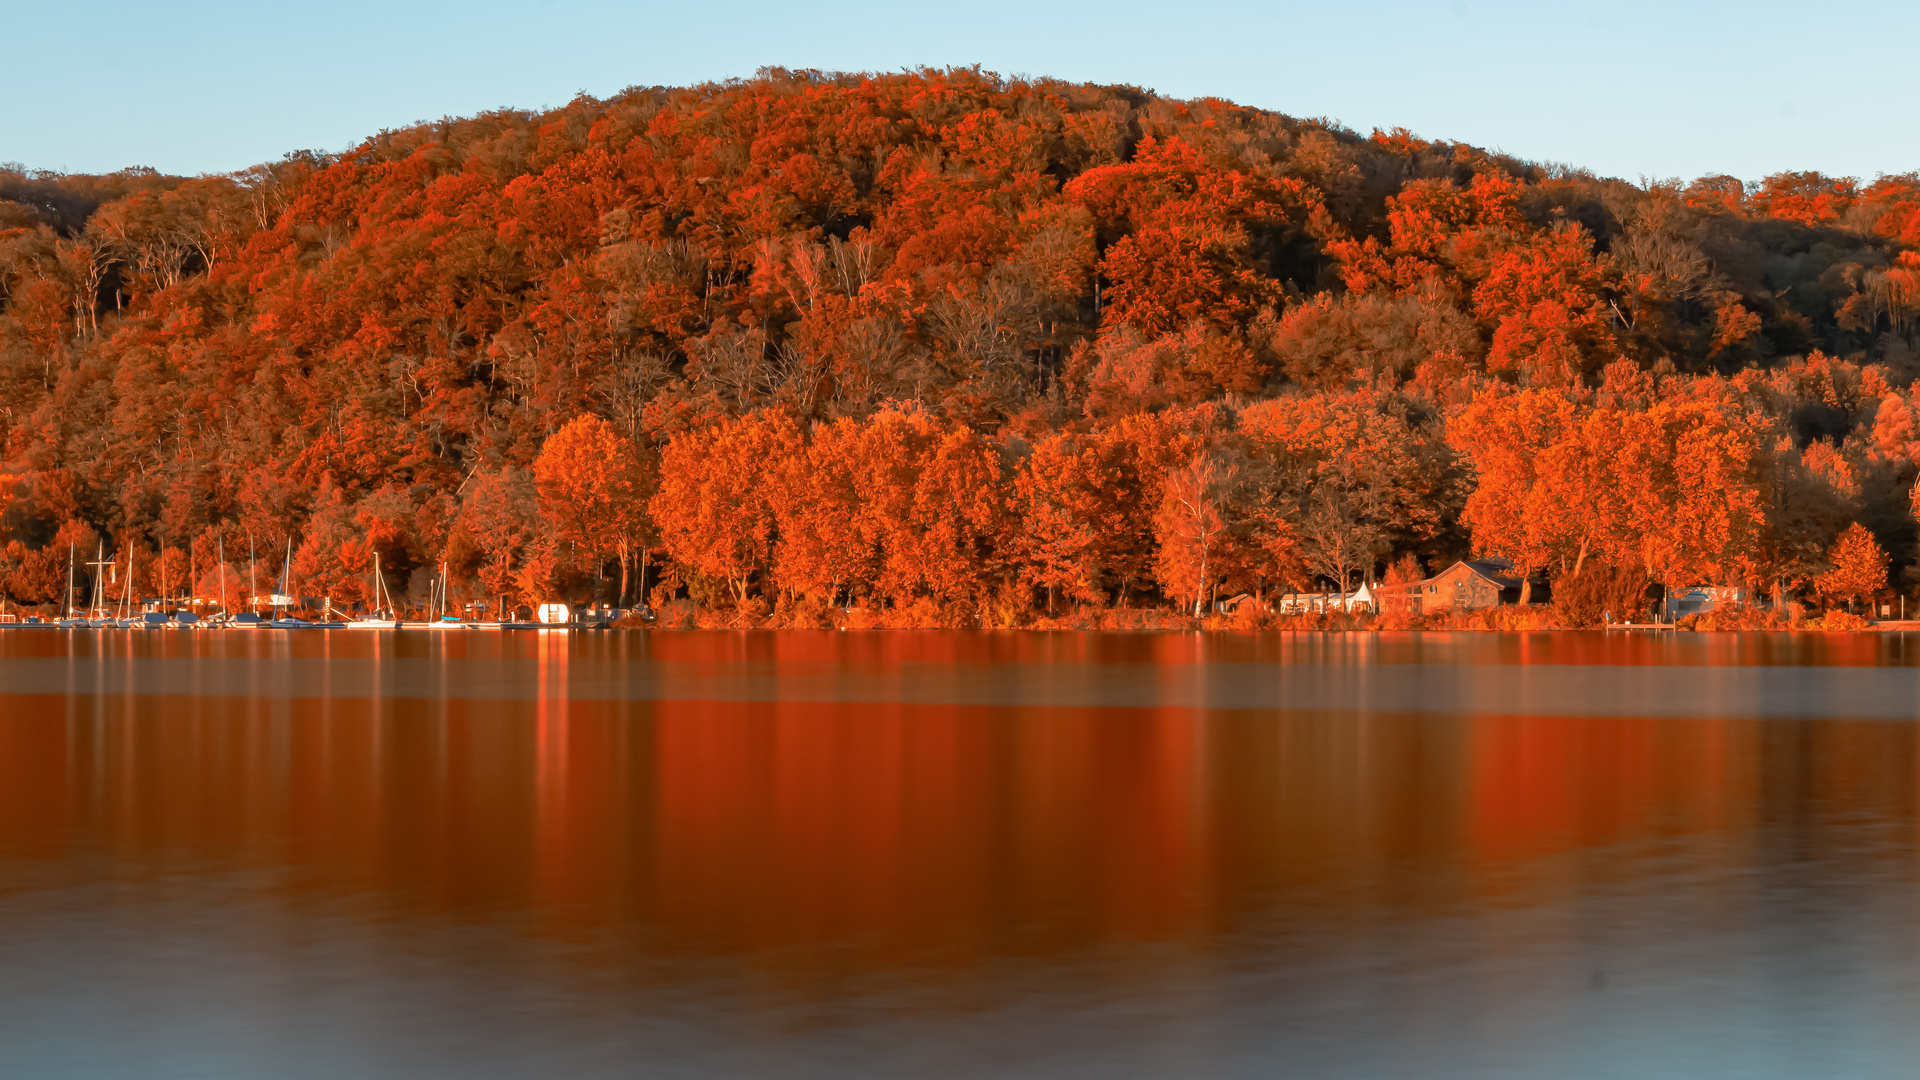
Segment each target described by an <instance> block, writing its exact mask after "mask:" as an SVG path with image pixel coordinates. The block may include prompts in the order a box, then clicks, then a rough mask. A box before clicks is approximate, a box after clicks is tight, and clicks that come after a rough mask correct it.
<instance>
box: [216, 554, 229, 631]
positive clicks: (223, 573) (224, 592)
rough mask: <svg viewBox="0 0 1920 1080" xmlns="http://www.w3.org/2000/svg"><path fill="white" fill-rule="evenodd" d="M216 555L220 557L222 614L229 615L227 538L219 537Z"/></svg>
mask: <svg viewBox="0 0 1920 1080" xmlns="http://www.w3.org/2000/svg"><path fill="white" fill-rule="evenodd" d="M216 542H217V543H218V545H219V547H218V549H217V550H216V552H215V554H217V555H219V556H220V613H221V614H222V615H225V614H227V613H228V612H227V538H226V537H224V536H222V537H218V538H217V541H216Z"/></svg>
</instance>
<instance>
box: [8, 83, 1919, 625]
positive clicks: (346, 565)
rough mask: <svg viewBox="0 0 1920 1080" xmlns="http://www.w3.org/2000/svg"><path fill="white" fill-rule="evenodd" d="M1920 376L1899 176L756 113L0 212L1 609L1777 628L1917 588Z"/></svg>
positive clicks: (868, 110)
mask: <svg viewBox="0 0 1920 1080" xmlns="http://www.w3.org/2000/svg"><path fill="white" fill-rule="evenodd" d="M0 152H4V148H0ZM1917 376H1920V177H1917V176H1916V175H1914V174H1905V175H1888V176H1881V177H1877V178H1872V179H1865V178H1849V177H1834V176H1826V175H1823V174H1821V173H1818V172H1811V171H1810V172H1790V173H1781V174H1778V175H1774V176H1769V177H1765V178H1761V179H1757V180H1756V179H1750V178H1749V179H1741V178H1735V177H1730V176H1708V177H1701V178H1697V179H1683V180H1673V181H1666V180H1646V179H1641V180H1637V181H1633V182H1628V181H1623V180H1618V179H1609V178H1602V177H1598V176H1594V175H1591V174H1589V173H1587V172H1583V171H1581V170H1580V169H1578V168H1577V167H1574V166H1565V165H1549V164H1540V163H1536V162H1531V161H1526V160H1520V159H1516V158H1513V157H1508V156H1504V155H1502V154H1495V153H1489V152H1486V151H1483V150H1480V149H1476V148H1475V147H1472V146H1468V145H1464V144H1460V143H1451V142H1445V141H1429V139H1427V138H1422V137H1416V136H1415V135H1413V134H1411V133H1409V132H1406V131H1400V130H1395V131H1376V132H1373V133H1371V134H1368V135H1361V134H1358V133H1355V132H1353V131H1349V130H1346V129H1344V128H1342V127H1340V126H1338V125H1336V124H1332V123H1329V122H1324V121H1313V120H1301V119H1295V118H1292V117H1288V116H1285V115H1281V114H1278V113H1272V112H1265V111H1261V110H1257V109H1251V108H1245V107H1241V106H1237V105H1234V104H1231V103H1228V102H1225V101H1218V100H1197V101H1176V100H1170V99H1166V98H1162V97H1158V96H1155V95H1153V94H1151V93H1149V92H1145V91H1141V90H1139V89H1136V88H1132V87H1126V86H1091V85H1077V84H1068V83H1060V82H1051V81H1045V80H1041V81H1019V80H1009V79H1002V78H999V77H996V76H994V75H991V74H988V73H985V72H981V71H977V70H966V69H961V70H951V71H936V70H928V71H921V72H917V73H902V74H893V75H871V76H869V75H848V74H834V73H821V72H812V71H784V70H769V71H763V72H762V73H761V74H760V75H758V76H756V77H755V78H753V79H749V80H743V81H736V82H728V83H724V84H710V85H704V86H698V87H691V88H684V89H676V88H662V87H651V88H635V89H630V90H628V91H626V92H623V93H621V94H619V95H616V96H614V97H611V98H608V99H606V100H596V99H592V98H587V97H581V98H578V99H576V100H574V101H572V102H571V103H569V104H568V105H566V106H565V107H563V108H559V109H555V110H552V111H548V112H542V113H534V112H518V111H500V112H494V113H487V114H482V115H479V116H475V117H471V118H466V119H446V120H442V121H438V122H431V123H421V124H418V125H415V126H413V127H409V128H406V129H403V130H392V131H383V132H381V133H379V134H378V135H375V136H373V137H371V138H368V139H366V140H365V141H364V142H362V143H360V144H359V145H357V146H355V147H353V148H351V149H349V150H346V151H344V152H340V153H318V152H306V153H296V154H290V155H288V156H286V157H285V158H283V159H282V160H279V161H276V162H273V163H270V164H265V165H260V166H257V167H255V168H252V169H249V170H246V171H244V172H241V173H237V174H233V175H221V176H202V177H195V178H185V177H175V176H165V175H160V174H157V173H154V172H152V171H150V170H138V169H133V170H127V171H124V172H120V173H115V174H112V175H105V176H77V175H61V174H51V173H45V172H35V171H31V170H28V169H25V168H22V167H7V168H5V169H0V443H4V451H0V473H4V475H0V533H3V534H4V535H0V542H3V543H4V545H5V548H4V555H3V556H0V589H3V590H4V593H5V599H6V601H7V603H8V604H9V605H10V606H11V607H18V606H25V607H28V608H32V607H34V606H36V605H38V606H40V607H42V608H43V609H44V610H51V607H52V606H54V605H57V604H58V603H59V602H60V598H61V596H62V594H63V591H64V590H65V589H66V588H67V581H68V569H69V553H70V552H78V553H80V555H79V561H80V563H81V564H82V565H81V566H80V568H79V573H80V574H81V575H82V576H83V578H84V579H85V580H86V581H88V582H91V581H93V580H94V578H95V577H97V576H101V575H107V576H111V577H113V578H114V580H116V581H118V580H124V579H125V575H127V574H128V573H129V572H130V573H131V575H132V581H131V583H130V585H129V591H137V592H138V593H139V594H141V595H147V596H171V597H186V596H199V597H206V598H216V599H217V600H218V601H219V602H221V603H223V604H225V605H226V606H228V607H230V608H231V607H233V606H236V605H239V604H244V603H245V602H247V596H248V594H249V589H250V586H249V581H250V580H265V579H268V578H271V579H274V580H277V579H278V577H279V576H280V574H281V571H282V564H283V562H287V563H289V565H288V566H287V567H286V571H287V574H288V576H289V579H290V588H291V589H292V590H293V591H295V592H297V593H298V594H300V595H303V596H312V597H327V598H329V599H330V600H331V602H332V604H333V605H334V606H335V607H337V608H351V607H355V606H358V607H366V606H369V605H372V604H374V603H375V602H376V584H375V577H374V566H375V561H376V558H377V560H378V565H379V567H380V570H381V573H382V575H384V578H385V581H386V583H387V586H388V588H389V589H390V590H391V591H392V592H393V593H394V594H395V595H396V598H397V599H398V601H399V602H400V604H401V605H402V606H409V607H413V608H416V609H418V608H421V607H423V606H424V605H425V604H426V603H427V602H428V600H429V597H430V596H431V595H432V593H431V590H432V589H433V588H434V586H433V582H435V581H436V580H438V579H439V578H440V576H441V575H442V573H443V572H444V575H445V580H446V582H447V584H448V586H449V588H450V591H451V598H452V600H453V601H455V602H456V603H461V604H470V605H475V606H477V607H478V608H480V609H484V610H489V611H495V612H500V611H506V610H510V609H513V608H517V607H521V606H525V605H530V604H537V603H540V602H544V601H549V600H554V599H564V600H569V601H572V602H576V603H583V602H589V601H599V602H602V603H607V604H612V605H616V606H630V605H637V604H641V603H648V602H650V603H651V604H652V606H653V607H654V608H656V609H657V610H659V611H660V612H662V613H663V617H670V618H677V619H680V620H682V621H683V622H685V623H692V622H696V621H697V622H702V623H704V624H715V623H721V624H732V625H746V624H754V625H768V626H832V625H848V621H849V619H852V620H853V622H854V623H855V624H857V625H874V626H880V625H900V626H986V627H1005V626H1044V625H1060V624H1062V622H1063V620H1075V619H1077V620H1082V624H1084V623H1085V620H1088V619H1095V620H1099V619H1105V620H1107V621H1106V622H1105V623H1102V625H1132V624H1134V623H1128V622H1127V621H1126V620H1127V619H1129V618H1134V619H1136V620H1137V619H1145V618H1149V617H1154V618H1159V617H1168V618H1171V617H1185V616H1194V615H1199V614H1203V613H1206V612H1209V611H1212V610H1214V606H1213V605H1214V602H1215V601H1217V600H1220V599H1224V598H1226V597H1227V596H1229V595H1234V594H1250V595H1252V596H1254V597H1257V598H1262V599H1268V598H1272V597H1274V596H1276V595H1278V594H1284V593H1299V592H1334V591H1344V590H1351V589H1353V588H1355V587H1357V586H1358V585H1359V584H1361V583H1363V582H1367V583H1384V584H1386V585H1387V586H1389V587H1391V586H1394V585H1400V586H1404V585H1406V584H1407V583H1409V582H1412V581H1415V580H1418V579H1419V578H1421V577H1423V576H1425V575H1428V574H1432V573H1435V572H1438V571H1440V570H1442V569H1444V568H1445V567H1447V566H1448V565H1450V564H1451V563H1452V562H1454V561H1455V560H1457V559H1461V558H1468V557H1476V556H1482V557H1495V558H1500V559H1505V560H1508V561H1509V562H1511V563H1512V564H1513V565H1514V566H1515V567H1517V568H1518V572H1519V574H1520V575H1522V576H1525V577H1527V578H1528V580H1529V584H1528V586H1527V590H1528V592H1529V593H1532V592H1533V590H1534V589H1536V588H1537V589H1538V590H1539V596H1540V597H1543V598H1544V597H1551V598H1552V599H1551V600H1549V601H1548V602H1546V603H1534V604H1530V605H1529V606H1530V607H1532V608H1537V609H1539V610H1540V612H1541V614H1540V615H1539V616H1538V618H1540V619H1551V620H1558V623H1557V624H1562V625H1582V624H1586V623H1590V622H1591V621H1593V619H1594V618H1595V617H1596V615H1597V614H1598V610H1599V608H1600V607H1602V606H1605V607H1608V608H1609V609H1610V610H1612V611H1615V612H1630V611H1631V610H1632V608H1633V606H1634V605H1635V604H1638V603H1641V602H1643V601H1645V599H1646V598H1648V597H1652V596H1654V595H1656V594H1657V591H1658V590H1659V589H1661V588H1684V587H1691V586H1701V585H1719V586H1740V587H1744V588H1745V589H1747V590H1748V591H1749V594H1750V595H1751V596H1752V597H1753V598H1754V600H1755V603H1756V607H1757V608H1760V609H1763V610H1764V611H1766V612H1767V613H1768V614H1766V615H1765V616H1764V617H1765V618H1784V617H1785V615H1784V613H1785V612H1786V611H1788V610H1790V609H1791V610H1794V611H1799V610H1802V609H1805V610H1807V611H1816V610H1827V609H1838V608H1842V607H1847V606H1855V605H1860V604H1865V603H1873V602H1875V601H1876V600H1884V599H1886V598H1890V597H1891V596H1892V595H1893V592H1894V590H1896V589H1898V588H1900V587H1901V586H1902V585H1904V584H1906V583H1907V581H1908V579H1907V578H1906V577H1905V576H1904V573H1903V572H1904V571H1905V570H1906V569H1907V568H1908V567H1909V566H1910V565H1911V564H1912V563H1913V562H1914V558H1915V543H1916V538H1915V521H1914V516H1913V503H1912V501H1911V498H1910V495H1909V491H1910V489H1911V488H1912V487H1913V485H1914V482H1915V478H1916V473H1917V472H1920V464H1917V463H1920V387H1916V385H1915V379H1916V377H1917ZM102 552H104V561H103V560H102V559H101V557H100V555H99V554H98V553H102ZM289 552H290V553H291V554H290V557H289ZM86 564H94V565H86ZM251 588H252V590H253V591H254V592H257V591H259V589H261V588H264V586H262V585H254V586H252V587H251ZM223 589H224V590H225V592H224V593H223V592H222V590H223ZM1243 608H1244V609H1246V610H1247V611H1264V610H1265V609H1264V608H1263V607H1261V606H1260V605H1259V604H1254V605H1243ZM1519 610H1524V609H1519ZM1155 613H1158V614H1155ZM1263 617H1266V616H1264V615H1247V614H1242V615H1241V616H1240V618H1241V619H1243V620H1245V619H1252V618H1263ZM1757 617H1758V616H1757Z"/></svg>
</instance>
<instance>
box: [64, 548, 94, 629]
mask: <svg viewBox="0 0 1920 1080" xmlns="http://www.w3.org/2000/svg"><path fill="white" fill-rule="evenodd" d="M60 611H61V618H60V622H59V625H60V628H61V629H63V630H85V629H87V620H86V619H84V618H81V617H80V616H78V615H75V614H74V612H73V545H72V544H68V545H67V596H66V601H65V603H64V604H63V606H62V607H61V608H60Z"/></svg>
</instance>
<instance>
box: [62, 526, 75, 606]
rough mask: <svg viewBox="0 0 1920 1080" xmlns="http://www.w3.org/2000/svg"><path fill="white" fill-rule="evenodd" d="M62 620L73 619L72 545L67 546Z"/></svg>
mask: <svg viewBox="0 0 1920 1080" xmlns="http://www.w3.org/2000/svg"><path fill="white" fill-rule="evenodd" d="M63 617H64V618H69V619H71V618H73V544H72V543H68V544H67V610H66V611H65V612H64V613H63Z"/></svg>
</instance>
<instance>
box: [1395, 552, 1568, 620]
mask: <svg viewBox="0 0 1920 1080" xmlns="http://www.w3.org/2000/svg"><path fill="white" fill-rule="evenodd" d="M1520 585H1521V580H1520V575H1519V573H1518V572H1517V571H1515V570H1514V568H1513V564H1512V563H1510V562H1507V561H1506V560H1505V559H1463V560H1461V561H1460V562H1457V563H1454V564H1453V565H1452V566H1449V567H1447V568H1446V569H1445V570H1443V571H1441V572H1440V573H1438V574H1435V575H1434V576H1432V577H1430V578H1428V579H1427V580H1425V581H1423V582H1421V583H1420V585H1419V589H1420V610H1421V612H1423V613H1425V614H1429V615H1430V614H1433V613H1435V612H1440V611H1478V610H1480V609H1481V608H1490V607H1498V606H1500V605H1501V604H1517V603H1519V602H1520ZM1534 591H1535V593H1536V594H1537V593H1539V591H1540V590H1538V589H1535V590H1534Z"/></svg>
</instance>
